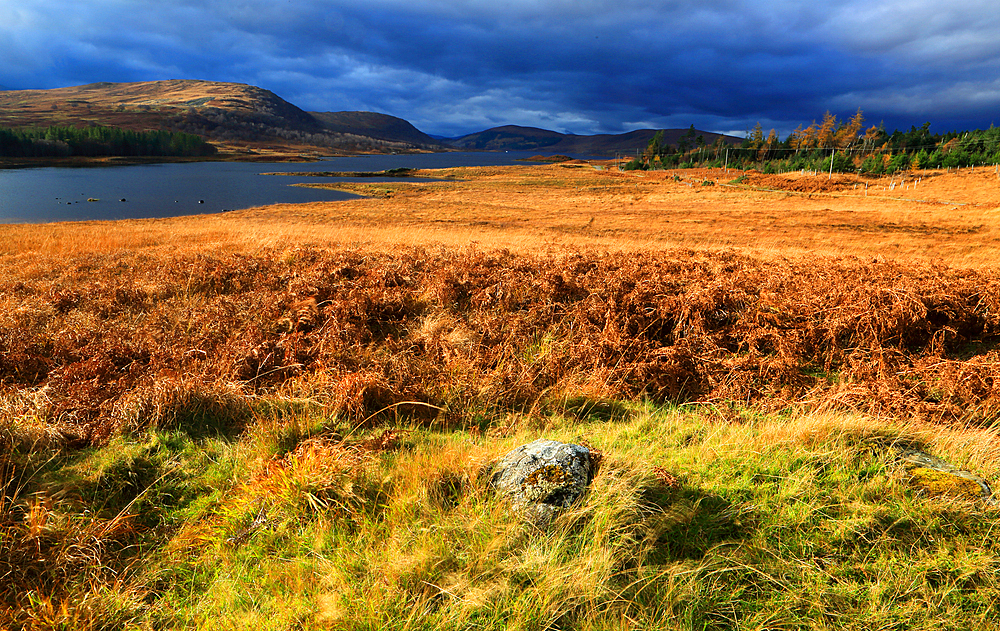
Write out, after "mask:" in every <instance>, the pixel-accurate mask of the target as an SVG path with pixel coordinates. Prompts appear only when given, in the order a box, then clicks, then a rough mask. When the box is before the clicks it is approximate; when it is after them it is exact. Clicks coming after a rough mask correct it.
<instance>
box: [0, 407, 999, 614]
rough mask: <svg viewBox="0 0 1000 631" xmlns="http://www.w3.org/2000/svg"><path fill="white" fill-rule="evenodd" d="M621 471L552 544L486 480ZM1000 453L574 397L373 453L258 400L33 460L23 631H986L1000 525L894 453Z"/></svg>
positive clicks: (975, 435)
mask: <svg viewBox="0 0 1000 631" xmlns="http://www.w3.org/2000/svg"><path fill="white" fill-rule="evenodd" d="M541 435H544V436H547V437H552V438H557V439H563V440H569V441H584V442H586V443H588V444H589V445H590V446H591V447H592V448H597V449H600V450H601V451H602V452H603V455H604V457H603V460H602V463H601V467H600V470H599V473H598V475H597V476H596V478H595V479H594V482H593V484H592V488H591V490H590V493H589V494H588V496H587V497H586V499H585V500H584V501H583V503H581V504H580V505H578V506H577V507H576V508H574V509H572V510H570V511H568V512H567V513H565V514H564V515H562V516H561V517H560V518H559V519H558V520H557V521H556V522H555V524H554V525H553V526H552V527H551V528H550V529H549V530H548V531H546V532H539V531H536V530H534V529H533V528H531V527H528V526H525V525H524V524H523V523H522V522H521V521H520V520H519V519H518V518H517V517H516V516H515V515H511V514H510V512H509V511H508V510H506V507H505V505H504V504H503V502H502V501H501V500H500V499H499V498H497V497H495V496H494V495H492V494H491V493H490V491H489V489H488V487H487V486H486V484H485V483H484V481H483V480H482V479H481V477H482V476H481V475H480V472H481V467H482V466H483V465H484V464H486V463H487V462H489V461H490V460H492V459H495V458H498V457H500V456H502V454H503V453H505V452H506V451H507V450H508V449H510V448H512V447H514V446H516V445H518V444H521V443H524V442H526V441H529V440H531V439H533V438H534V437H537V436H541ZM996 438H997V437H996V436H995V434H994V433H993V432H991V431H980V432H971V433H970V432H969V431H962V432H959V431H955V430H948V429H942V428H940V427H934V426H926V425H922V426H921V425H913V426H909V427H901V426H899V425H898V424H895V423H884V422H878V421H874V420H872V419H869V418H863V417H856V416H848V415H832V414H805V415H800V414H784V415H762V414H759V413H754V412H752V411H748V410H745V409H740V408H733V407H716V406H696V407H693V408H687V407H685V408H676V407H660V406H652V405H619V404H610V403H609V402H599V401H587V400H580V399H578V400H573V401H566V402H565V406H564V407H563V408H562V409H561V410H557V411H553V412H552V413H550V414H546V415H540V416H521V415H512V416H508V417H505V418H504V423H498V424H497V425H496V426H494V427H493V428H491V429H489V430H487V431H485V432H480V431H475V430H473V431H470V430H461V431H437V430H432V429H427V428H426V427H424V426H421V425H403V426H395V425H394V426H392V427H391V428H380V429H378V430H375V431H363V430H360V429H359V428H358V426H357V425H356V424H355V425H352V424H348V423H343V422H341V421H338V420H337V419H336V418H332V417H329V416H326V415H325V414H324V413H323V412H322V411H321V410H319V409H313V408H311V407H310V406H308V405H305V404H302V405H300V406H299V407H297V408H294V407H293V406H291V405H289V404H288V403H287V402H286V403H285V404H284V405H283V406H280V407H279V406H274V405H268V404H266V403H264V402H262V403H261V404H260V405H259V406H257V407H255V409H254V414H253V421H252V422H250V423H249V424H248V425H247V427H246V428H245V429H244V430H243V431H241V432H239V433H231V434H223V433H217V434H209V435H205V432H204V430H203V427H202V426H201V425H200V424H192V425H180V426H176V427H175V428H173V429H171V430H153V431H150V432H148V433H144V434H141V435H132V436H122V437H118V438H116V439H114V440H112V441H111V442H109V443H108V444H107V445H105V446H103V447H101V448H92V449H84V450H74V451H65V450H51V451H50V450H46V449H44V448H43V449H39V448H38V446H37V445H34V446H32V445H21V446H19V447H16V448H15V449H14V451H13V452H10V453H11V454H12V455H11V458H10V462H9V463H8V466H10V465H11V464H13V465H14V467H15V470H16V471H19V472H21V475H19V476H15V484H17V485H18V486H19V488H21V489H23V490H22V492H26V493H27V494H26V495H25V496H24V497H23V498H22V499H21V500H20V501H15V502H13V504H14V506H15V507H14V508H13V509H8V515H10V514H13V513H12V512H11V510H13V511H19V510H20V511H26V514H25V515H23V518H22V519H21V520H19V523H18V525H16V526H14V525H11V524H10V523H9V522H8V523H7V524H6V525H5V526H4V530H3V531H2V532H3V535H4V539H3V546H4V550H3V552H4V554H3V555H2V558H3V561H0V564H2V565H3V566H4V567H2V568H0V569H2V571H3V572H4V574H5V581H4V591H3V596H4V602H5V603H7V605H8V606H9V607H11V609H10V610H9V612H8V615H9V616H10V618H8V622H13V623H14V625H15V628H18V627H19V626H20V625H23V628H47V627H51V626H56V627H61V628H121V627H123V626H129V627H131V626H134V627H136V628H181V627H183V628H233V629H237V628H251V627H252V628H257V629H288V628H307V629H311V628H315V629H320V628H344V629H375V628H399V629H440V628H452V629H465V628H488V629H504V628H517V629H544V628H564V629H566V628H583V629H634V628H649V629H731V628H741V629H869V628H877V629H940V628H947V629H988V628H994V627H995V625H996V624H997V623H998V620H997V609H996V602H997V599H998V597H1000V585H998V580H997V579H998V574H997V562H998V554H1000V548H998V545H997V543H996V538H995V536H994V533H993V531H994V523H995V519H996V513H995V510H994V509H989V508H987V507H985V506H984V505H983V504H982V503H981V502H973V501H967V500H963V499H961V498H949V497H929V496H923V495H921V494H920V493H919V492H917V491H916V490H915V489H914V488H913V487H912V486H911V485H910V483H909V477H908V475H907V473H906V472H905V470H904V469H903V468H902V467H901V466H900V464H899V462H898V461H897V458H896V452H895V450H894V447H895V446H919V447H921V448H923V449H926V450H928V451H931V452H933V453H937V454H940V455H945V456H947V457H948V458H950V459H953V460H954V461H955V462H957V463H958V464H961V465H963V466H968V467H970V468H974V469H977V470H978V471H980V472H981V473H983V474H985V475H994V476H995V475H996V473H997V470H996V468H997V465H996V462H997V458H996V456H997V454H996V446H995V445H996Z"/></svg>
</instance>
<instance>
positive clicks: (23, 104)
mask: <svg viewBox="0 0 1000 631" xmlns="http://www.w3.org/2000/svg"><path fill="white" fill-rule="evenodd" d="M360 114H369V113H360ZM383 116H384V115H380V114H371V115H369V116H368V117H364V116H355V117H353V122H354V123H357V126H355V125H353V124H352V120H351V119H350V117H347V118H345V117H341V119H340V120H339V122H337V121H336V120H335V119H331V118H330V117H327V116H326V115H322V114H321V115H319V117H317V116H314V115H313V114H310V113H308V112H305V111H304V110H302V109H300V108H298V107H296V106H295V105H292V104H291V103H289V102H288V101H285V100H284V99H282V98H281V97H279V96H277V95H276V94H274V93H273V92H271V91H269V90H265V89H263V88H259V87H256V86H251V85H245V84H240V83H219V82H212V81H192V80H171V81H146V82H140V83H92V84H88V85H82V86H76V87H68V88H56V89H52V90H13V91H8V92H0V126H4V127H48V126H50V125H66V126H82V125H107V126H114V127H122V128H125V129H131V130H135V131H145V130H161V129H162V130H169V131H183V132H188V133H192V134H197V135H198V136H201V137H203V138H205V139H207V140H210V141H212V142H216V143H219V144H221V145H224V146H227V147H229V148H231V149H243V150H245V149H259V148H265V147H266V148H282V149H291V150H301V149H304V148H313V149H314V148H317V147H322V148H328V149H333V150H336V151H350V152H378V151H412V150H415V149H418V148H419V147H418V146H416V145H421V144H425V143H427V142H428V141H429V143H430V144H434V143H433V140H432V139H430V138H429V137H427V139H426V140H425V139H424V138H421V137H420V136H422V134H420V132H418V131H417V130H416V129H413V128H412V125H409V123H406V122H405V121H401V120H400V119H394V118H393V117H385V119H393V120H392V121H388V120H382V119H380V117H383ZM379 120H382V122H383V123H384V124H385V128H384V129H379V125H378V124H377V122H376V121H379ZM396 121H398V122H396ZM390 122H391V123H392V124H389V123H390ZM405 127H409V128H410V129H404V128H405ZM396 129H401V130H403V131H404V132H405V133H404V134H403V135H404V136H405V137H406V138H409V137H411V136H413V137H415V138H418V139H419V142H416V143H413V142H410V141H408V140H406V139H401V138H398V137H396V136H395V135H394V130H396ZM411 130H412V131H411ZM413 132H416V134H414V133H413ZM369 133H371V134H372V135H369Z"/></svg>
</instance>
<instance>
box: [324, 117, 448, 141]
mask: <svg viewBox="0 0 1000 631" xmlns="http://www.w3.org/2000/svg"><path fill="white" fill-rule="evenodd" d="M309 113H310V114H311V115H312V116H313V117H314V118H316V119H317V120H318V121H319V122H320V123H321V124H322V125H323V126H324V128H326V129H327V130H329V131H331V132H335V133H340V134H356V135H361V136H368V137H371V138H377V139H379V140H389V141H392V142H406V143H410V144H412V145H415V146H422V147H427V148H433V149H442V148H443V147H442V145H441V143H440V142H439V141H437V140H435V139H434V138H433V137H431V136H429V135H427V134H425V133H424V132H422V131H420V130H419V129H417V128H416V127H414V126H413V125H412V124H411V123H410V122H409V121H406V120H403V119H402V118H398V117H396V116H390V115H388V114H379V113H376V112H309Z"/></svg>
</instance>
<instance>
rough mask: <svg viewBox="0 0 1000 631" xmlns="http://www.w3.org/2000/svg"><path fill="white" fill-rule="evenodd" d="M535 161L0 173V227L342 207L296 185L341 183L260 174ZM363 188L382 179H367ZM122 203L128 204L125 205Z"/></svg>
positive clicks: (375, 161) (401, 160) (511, 156)
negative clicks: (322, 204)
mask: <svg viewBox="0 0 1000 631" xmlns="http://www.w3.org/2000/svg"><path fill="white" fill-rule="evenodd" d="M531 155H534V154H531V153H529V152H509V153H482V152H475V153H431V154H418V155H398V156H354V157H349V158H328V159H326V160H323V161H321V162H309V163H274V164H271V163H259V162H258V163H241V162H196V163H189V164H150V165H140V166H118V167H92V168H61V167H46V168H40V169H0V223H43V222H50V221H82V220H94V219H140V218H150V217H175V216H178V215H195V214H201V213H214V212H221V211H223V210H235V209H239V208H250V207H252V206H262V205H265V204H277V203H301V202H312V201H323V200H343V199H350V198H352V197H355V196H354V195H351V194H349V193H342V192H339V191H324V190H318V189H308V188H302V187H297V186H292V184H296V183H300V182H310V181H312V182H332V181H336V180H338V179H341V178H327V177H324V178H309V177H290V176H265V175H261V173H268V172H272V173H273V172H309V171H312V172H316V171H384V170H386V169H396V168H414V169H421V168H422V169H435V168H447V167H456V166H496V165H507V164H517V162H516V160H517V159H518V158H525V157H529V156H531ZM365 181H369V182H370V181H377V180H373V179H371V178H365ZM88 199H96V200H98V201H93V202H91V201H87V200H88ZM123 199H124V200H125V201H121V200H123Z"/></svg>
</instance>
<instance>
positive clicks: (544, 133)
mask: <svg viewBox="0 0 1000 631" xmlns="http://www.w3.org/2000/svg"><path fill="white" fill-rule="evenodd" d="M657 131H659V130H656V129H639V130H636V131H631V132H628V133H625V134H597V135H594V136H576V135H573V134H560V133H559V132H554V131H549V130H547V129H538V128H537V127H520V126H517V125H505V126H503V127H494V128H492V129H487V130H486V131H481V132H478V133H475V134H469V135H467V136H462V137H460V138H451V139H446V140H442V142H443V143H445V144H447V145H448V146H451V147H454V148H456V149H464V150H481V151H484V150H485V151H540V150H544V151H546V152H552V153H562V154H569V155H576V156H613V155H615V154H616V153H623V154H629V153H635V151H636V150H640V151H641V150H643V149H645V148H646V145H647V144H649V141H650V140H651V139H652V138H653V136H654V135H655V134H656V132H657ZM689 131H690V130H689V129H665V130H663V142H664V144H668V145H676V144H677V143H678V141H679V140H680V139H681V137H682V136H684V135H685V134H687V133H689ZM695 134H697V135H698V136H702V137H703V138H704V140H705V143H706V144H709V145H711V144H712V143H714V142H715V141H716V140H717V139H718V138H723V139H724V141H725V142H727V143H729V144H732V145H737V144H739V143H741V142H743V139H742V138H737V137H735V136H724V135H722V134H716V133H713V132H708V131H695Z"/></svg>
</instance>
